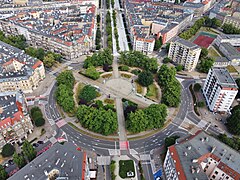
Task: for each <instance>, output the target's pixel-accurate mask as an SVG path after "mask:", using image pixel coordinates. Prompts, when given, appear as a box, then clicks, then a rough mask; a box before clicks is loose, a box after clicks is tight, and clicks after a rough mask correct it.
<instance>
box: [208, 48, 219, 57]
mask: <svg viewBox="0 0 240 180" xmlns="http://www.w3.org/2000/svg"><path fill="white" fill-rule="evenodd" d="M208 56H209V57H213V58H214V57H219V54H218V53H217V52H216V50H215V49H213V48H212V47H210V48H209V50H208Z"/></svg>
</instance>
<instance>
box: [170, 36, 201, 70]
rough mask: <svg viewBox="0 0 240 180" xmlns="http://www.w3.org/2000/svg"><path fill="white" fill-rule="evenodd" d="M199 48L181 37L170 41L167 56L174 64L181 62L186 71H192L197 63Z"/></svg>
mask: <svg viewBox="0 0 240 180" xmlns="http://www.w3.org/2000/svg"><path fill="white" fill-rule="evenodd" d="M200 53H201V48H200V47H199V46H198V45H196V44H193V43H191V42H189V41H186V40H184V39H182V38H179V39H177V40H176V41H173V42H171V44H170V48H169V52H168V57H169V58H170V59H171V60H172V61H173V62H174V63H176V64H181V65H183V67H184V70H186V71H193V70H194V69H195V68H196V66H197V63H198V59H199V56H200Z"/></svg>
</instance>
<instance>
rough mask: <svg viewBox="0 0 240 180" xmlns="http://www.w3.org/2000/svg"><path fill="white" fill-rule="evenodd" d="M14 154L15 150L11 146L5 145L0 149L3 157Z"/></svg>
mask: <svg viewBox="0 0 240 180" xmlns="http://www.w3.org/2000/svg"><path fill="white" fill-rule="evenodd" d="M14 152H15V148H14V146H13V145H12V144H9V143H7V144H5V145H4V146H3V148H2V156H3V157H10V156H12V155H13V153H14Z"/></svg>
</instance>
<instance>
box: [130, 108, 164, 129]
mask: <svg viewBox="0 0 240 180" xmlns="http://www.w3.org/2000/svg"><path fill="white" fill-rule="evenodd" d="M166 117H167V106H166V105H164V104H152V105H150V106H149V107H148V108H146V109H144V110H142V109H140V110H137V111H135V112H130V113H129V114H128V117H127V121H126V124H127V129H128V130H129V131H131V132H133V133H138V132H141V131H146V130H149V129H154V128H161V127H162V126H163V125H164V122H165V120H166Z"/></svg>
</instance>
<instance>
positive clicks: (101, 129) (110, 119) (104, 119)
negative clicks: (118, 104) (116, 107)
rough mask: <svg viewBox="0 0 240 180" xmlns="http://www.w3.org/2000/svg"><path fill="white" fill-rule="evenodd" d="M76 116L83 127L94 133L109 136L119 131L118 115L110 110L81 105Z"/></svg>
mask: <svg viewBox="0 0 240 180" xmlns="http://www.w3.org/2000/svg"><path fill="white" fill-rule="evenodd" d="M76 115H77V118H78V120H79V121H80V123H81V125H82V126H83V127H85V128H87V129H89V130H91V131H93V132H96V133H100V134H103V135H109V134H113V133H114V132H116V130H117V114H116V112H114V111H112V110H110V109H108V110H105V109H103V108H101V107H100V108H99V109H98V108H94V107H88V106H85V105H80V106H79V107H78V109H77V114H76Z"/></svg>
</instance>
